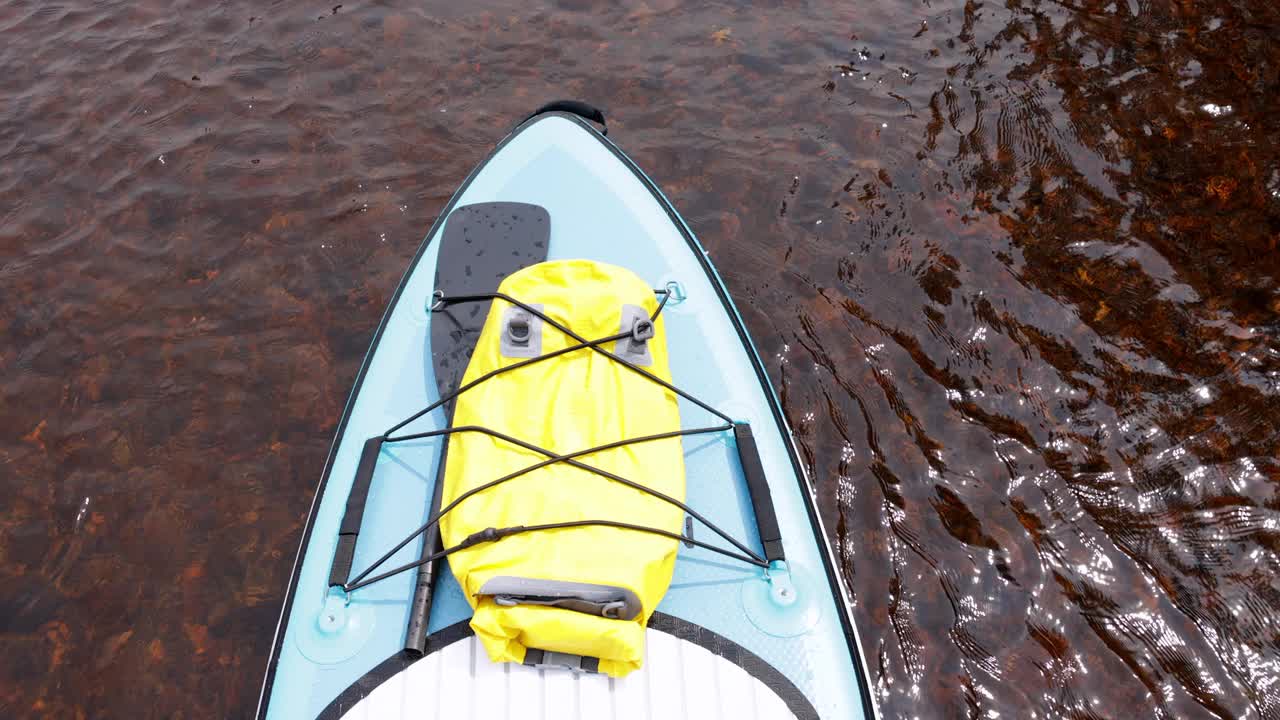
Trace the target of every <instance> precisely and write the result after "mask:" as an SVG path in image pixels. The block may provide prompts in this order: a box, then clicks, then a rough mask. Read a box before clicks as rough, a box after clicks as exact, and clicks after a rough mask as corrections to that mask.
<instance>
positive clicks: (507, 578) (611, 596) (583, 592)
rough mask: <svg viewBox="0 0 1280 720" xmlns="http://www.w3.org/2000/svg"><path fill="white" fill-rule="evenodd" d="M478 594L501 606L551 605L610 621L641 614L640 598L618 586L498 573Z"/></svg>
mask: <svg viewBox="0 0 1280 720" xmlns="http://www.w3.org/2000/svg"><path fill="white" fill-rule="evenodd" d="M476 595H477V596H491V597H493V601H494V602H495V603H497V604H499V605H504V606H507V607H512V606H515V605H547V606H550V607H558V608H564V609H565V610H572V611H574V612H580V613H586V614H587V615H598V616H600V617H603V618H609V619H610V620H632V619H634V618H635V617H636V616H637V615H639V614H640V610H641V605H640V598H639V596H637V595H636V594H635V593H634V592H632V591H631V590H629V589H627V588H624V587H616V586H614V585H595V584H592V583H581V582H568V581H565V580H542V579H539V578H523V577H516V576H514V575H498V576H497V577H492V578H489V580H488V582H486V583H485V584H484V585H482V586H480V591H479V592H477V593H476Z"/></svg>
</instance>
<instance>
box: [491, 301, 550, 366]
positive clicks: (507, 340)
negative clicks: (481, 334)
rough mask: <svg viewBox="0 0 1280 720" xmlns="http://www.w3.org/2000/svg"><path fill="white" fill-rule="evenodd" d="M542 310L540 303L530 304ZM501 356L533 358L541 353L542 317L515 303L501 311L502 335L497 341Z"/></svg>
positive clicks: (539, 310)
mask: <svg viewBox="0 0 1280 720" xmlns="http://www.w3.org/2000/svg"><path fill="white" fill-rule="evenodd" d="M529 307H531V308H534V309H535V310H537V311H538V312H542V306H541V305H530V306H529ZM498 345H499V348H498V349H499V352H501V353H502V356H503V357H510V358H533V357H538V356H539V355H541V354H542V318H540V317H538V316H537V315H534V314H533V313H531V312H529V311H528V310H525V309H524V308H522V307H517V306H515V305H512V306H509V307H507V308H506V309H505V310H503V311H502V337H501V339H500V340H499V342H498Z"/></svg>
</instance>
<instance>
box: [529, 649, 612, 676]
mask: <svg viewBox="0 0 1280 720" xmlns="http://www.w3.org/2000/svg"><path fill="white" fill-rule="evenodd" d="M524 664H525V665H529V666H531V667H536V668H565V669H568V670H576V671H577V672H588V673H598V672H600V658H593V657H586V656H583V655H570V654H569V653H558V652H551V651H550V650H539V649H537V648H528V649H527V650H525V651H524Z"/></svg>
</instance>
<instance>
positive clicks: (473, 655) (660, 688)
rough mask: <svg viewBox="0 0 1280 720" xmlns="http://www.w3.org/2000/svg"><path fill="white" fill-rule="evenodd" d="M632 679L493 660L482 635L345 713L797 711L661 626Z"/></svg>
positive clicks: (786, 719)
mask: <svg viewBox="0 0 1280 720" xmlns="http://www.w3.org/2000/svg"><path fill="white" fill-rule="evenodd" d="M646 640H647V642H646V644H647V648H646V652H645V654H646V656H645V663H644V667H643V668H641V669H640V670H637V671H635V672H633V673H631V674H630V675H628V676H627V677H626V678H623V679H620V680H618V679H613V678H610V677H608V676H605V675H586V674H580V673H574V672H571V671H569V670H540V669H536V668H531V667H525V666H523V665H515V664H512V663H496V664H495V663H492V662H489V658H488V656H486V655H485V652H484V648H483V647H481V646H480V643H479V641H478V640H476V638H475V636H474V635H472V636H469V637H467V638H465V639H462V640H459V641H457V642H455V643H453V644H452V645H449V646H447V647H445V648H444V649H442V650H440V651H438V652H435V653H432V654H430V655H428V656H427V657H425V658H423V659H422V660H419V661H418V662H416V663H413V664H412V665H410V666H409V667H408V668H406V669H405V670H403V671H401V672H400V673H399V674H397V675H396V676H394V677H392V678H390V679H389V680H387V681H386V682H384V683H383V684H382V685H379V686H378V688H377V689H375V690H374V691H373V692H372V693H370V694H369V695H368V696H367V697H366V698H364V699H363V700H361V701H360V702H359V703H358V704H356V705H355V707H352V708H351V709H350V710H348V711H347V714H346V715H343V720H398V719H399V718H410V717H412V718H422V719H425V718H439V719H440V720H482V719H483V720H490V719H493V720H502V719H503V718H510V720H794V717H795V716H794V715H792V713H791V711H790V710H789V709H787V706H786V703H784V702H783V701H782V698H780V697H778V695H777V694H776V693H774V692H773V690H771V689H769V688H768V687H767V686H765V684H764V683H762V682H760V681H759V680H757V679H756V678H754V677H751V676H750V675H748V674H747V672H746V671H745V670H743V669H742V668H741V667H739V666H738V665H735V664H734V663H731V662H729V661H728V660H725V659H724V658H722V657H719V656H718V655H715V654H713V653H711V652H710V651H709V650H707V649H706V648H703V647H701V646H699V645H695V644H694V643H691V642H689V641H687V640H681V639H679V638H677V637H675V636H672V635H668V634H666V633H663V632H658V631H656V630H649V631H648V633H647V636H646Z"/></svg>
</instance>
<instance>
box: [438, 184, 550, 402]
mask: <svg viewBox="0 0 1280 720" xmlns="http://www.w3.org/2000/svg"><path fill="white" fill-rule="evenodd" d="M550 241H551V216H550V215H549V214H548V213H547V211H546V208H543V207H540V206H538V205H528V204H526V203H514V202H491V203H478V204H475V205H463V206H462V207H459V208H457V209H455V210H454V211H453V212H452V213H451V214H450V215H449V219H448V220H447V221H445V225H444V234H443V236H442V237H441V239H440V257H439V260H438V261H437V262H436V290H437V291H440V292H443V293H444V296H445V297H451V296H456V295H482V294H485V293H493V292H497V291H498V285H499V284H500V283H501V282H502V281H503V280H504V279H506V277H507V276H508V275H510V274H512V273H514V272H516V271H517V270H520V269H522V268H526V267H528V266H530V265H535V264H537V263H540V262H543V261H545V260H546V259H547V248H548V246H549V245H550ZM491 304H492V303H491V302H469V303H463V304H460V305H455V306H450V307H445V308H444V309H442V310H440V311H439V312H436V313H434V314H433V315H432V316H431V361H432V364H433V366H434V369H435V375H436V387H438V388H439V389H440V394H441V395H444V394H445V393H447V392H450V391H452V390H453V389H454V388H456V387H458V385H459V383H461V382H462V375H463V373H464V372H465V371H466V369H467V363H468V362H470V361H471V353H472V351H473V350H475V347H476V341H477V340H478V339H479V338H480V331H481V330H482V329H483V328H484V320H485V318H486V317H488V316H489V306H490V305H491ZM445 412H446V413H449V414H450V415H452V407H446V408H445Z"/></svg>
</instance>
